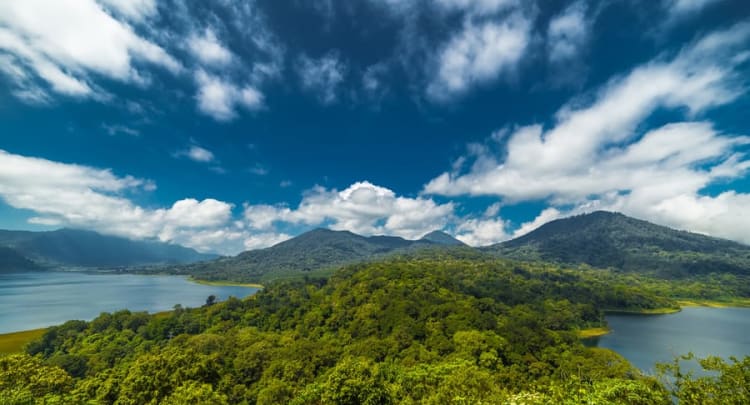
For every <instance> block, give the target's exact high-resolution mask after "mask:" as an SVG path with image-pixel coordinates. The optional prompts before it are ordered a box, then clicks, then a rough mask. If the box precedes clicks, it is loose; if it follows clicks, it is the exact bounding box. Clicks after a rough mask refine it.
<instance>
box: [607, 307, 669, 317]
mask: <svg viewBox="0 0 750 405" xmlns="http://www.w3.org/2000/svg"><path fill="white" fill-rule="evenodd" d="M680 310H681V308H654V309H608V310H605V311H604V312H606V313H608V314H613V315H616V314H625V315H627V314H632V315H667V314H675V313H677V312H680Z"/></svg>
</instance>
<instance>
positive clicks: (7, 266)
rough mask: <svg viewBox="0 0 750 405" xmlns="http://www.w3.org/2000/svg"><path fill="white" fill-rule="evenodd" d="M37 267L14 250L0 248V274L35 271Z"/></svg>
mask: <svg viewBox="0 0 750 405" xmlns="http://www.w3.org/2000/svg"><path fill="white" fill-rule="evenodd" d="M37 269H39V266H38V265H37V264H35V263H34V262H32V261H31V260H29V259H27V258H26V257H24V256H23V255H22V254H20V253H18V252H17V251H15V250H14V249H11V248H9V247H0V273H2V272H6V271H18V270H37Z"/></svg>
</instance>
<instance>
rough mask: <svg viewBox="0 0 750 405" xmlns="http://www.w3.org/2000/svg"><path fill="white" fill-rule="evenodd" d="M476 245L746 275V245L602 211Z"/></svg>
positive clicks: (640, 268) (673, 272) (749, 257)
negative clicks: (512, 237)
mask: <svg viewBox="0 0 750 405" xmlns="http://www.w3.org/2000/svg"><path fill="white" fill-rule="evenodd" d="M482 250H484V251H486V252H490V253H493V254H495V255H498V256H503V257H509V258H513V259H519V260H542V261H549V262H556V263H563V264H588V265H590V266H593V267H600V268H615V269H621V270H625V271H636V272H644V273H650V274H655V275H659V276H663V277H681V276H687V275H695V274H705V273H712V272H717V273H733V274H746V275H750V246H746V245H742V244H740V243H736V242H732V241H728V240H724V239H718V238H712V237H708V236H704V235H699V234H695V233H690V232H685V231H677V230H674V229H671V228H668V227H664V226H659V225H655V224H652V223H650V222H646V221H642V220H638V219H635V218H630V217H627V216H625V215H623V214H619V213H612V212H604V211H598V212H593V213H590V214H585V215H578V216H574V217H570V218H565V219H559V220H555V221H552V222H549V223H547V224H545V225H542V226H541V227H539V228H538V229H536V230H535V231H533V232H530V233H528V234H526V235H524V236H521V237H519V238H516V239H513V240H511V241H507V242H503V243H500V244H497V245H493V246H489V247H486V248H482Z"/></svg>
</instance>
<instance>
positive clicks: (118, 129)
mask: <svg viewBox="0 0 750 405" xmlns="http://www.w3.org/2000/svg"><path fill="white" fill-rule="evenodd" d="M102 129H104V131H106V132H107V134H108V135H109V136H115V135H127V136H140V134H141V131H139V130H137V129H135V128H131V127H128V126H125V125H118V124H112V125H110V124H102Z"/></svg>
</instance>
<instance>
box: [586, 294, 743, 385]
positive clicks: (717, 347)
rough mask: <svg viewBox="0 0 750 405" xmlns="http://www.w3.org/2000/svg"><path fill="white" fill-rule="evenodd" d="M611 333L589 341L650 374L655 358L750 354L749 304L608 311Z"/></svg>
mask: <svg viewBox="0 0 750 405" xmlns="http://www.w3.org/2000/svg"><path fill="white" fill-rule="evenodd" d="M607 322H608V323H609V327H610V329H612V333H610V334H609V335H605V336H602V337H599V338H594V339H592V340H591V341H589V344H593V345H596V346H599V347H605V348H608V349H612V350H614V351H616V352H617V353H620V354H621V355H623V356H624V357H625V358H626V359H628V361H630V362H631V363H632V364H633V365H634V366H636V367H638V368H639V369H641V370H642V371H644V372H646V373H649V374H653V373H654V370H655V368H654V364H655V363H656V362H669V361H671V360H673V359H674V357H675V356H677V355H682V354H687V353H688V352H691V351H692V352H693V353H695V354H696V356H698V357H706V356H709V355H715V356H720V357H723V358H725V359H728V358H729V356H736V357H739V358H742V357H744V356H747V355H750V308H707V307H686V308H683V309H682V311H680V312H678V313H676V314H669V315H608V316H607Z"/></svg>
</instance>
